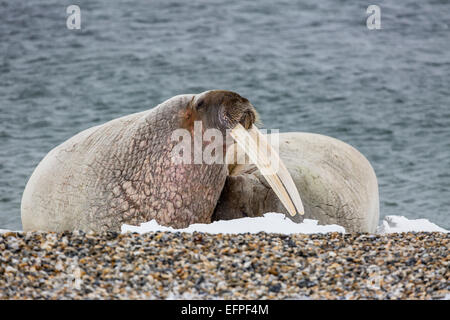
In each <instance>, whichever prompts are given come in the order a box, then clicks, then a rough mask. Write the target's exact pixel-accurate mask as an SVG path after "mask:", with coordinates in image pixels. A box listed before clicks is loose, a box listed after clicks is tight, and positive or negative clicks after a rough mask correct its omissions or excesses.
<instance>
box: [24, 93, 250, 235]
mask: <svg viewBox="0 0 450 320" xmlns="http://www.w3.org/2000/svg"><path fill="white" fill-rule="evenodd" d="M255 120H256V111H255V110H254V108H253V106H252V105H251V104H250V102H249V101H248V100H247V99H245V98H243V97H241V96H239V95H238V94H236V93H233V92H229V91H218V90H216V91H207V92H204V93H202V94H198V95H181V96H176V97H173V98H171V99H169V100H167V101H165V102H164V103H162V104H160V105H158V106H157V107H155V108H154V109H151V110H149V111H145V112H141V113H137V114H132V115H129V116H126V117H123V118H120V119H116V120H113V121H110V122H108V123H106V124H104V125H101V126H97V127H94V128H90V129H88V130H86V131H83V132H81V133H79V134H78V135H76V136H74V137H73V138H71V139H69V140H68V141H66V142H64V143H63V144H61V145H59V146H58V147H56V148H55V149H53V150H52V151H51V152H50V153H49V154H48V155H47V156H46V157H45V158H44V159H43V160H42V161H41V163H40V164H39V166H38V167H37V168H36V170H35V172H34V173H33V175H32V177H31V178H30V180H29V182H28V184H27V187H26V188H25V191H24V194H23V198H22V224H23V229H24V231H28V230H46V231H63V230H84V231H105V230H112V231H119V230H120V226H121V225H122V224H124V223H127V224H132V225H138V224H140V223H143V222H146V221H150V220H152V219H156V221H157V222H158V223H159V224H161V225H165V226H171V227H175V228H183V227H187V226H188V225H190V224H192V223H209V222H211V216H212V214H213V211H214V208H215V206H216V203H217V201H218V199H219V196H220V193H221V191H222V188H223V185H224V183H225V179H226V176H227V168H226V166H225V165H224V164H211V165H207V164H174V163H173V162H172V161H171V151H172V149H173V148H174V146H175V145H176V144H177V143H178V141H173V140H172V139H171V134H172V132H173V130H175V129H178V128H184V129H187V130H189V132H191V134H192V133H193V124H194V121H202V126H203V130H205V129H207V128H216V129H219V130H220V131H221V132H223V133H225V130H226V129H229V128H232V127H234V126H235V125H236V124H237V123H238V122H239V123H241V124H242V125H243V126H244V127H245V128H249V127H250V126H251V125H252V124H253V123H254V122H255ZM192 140H193V139H192ZM225 141H226V140H225V139H224V143H225ZM203 147H205V144H204V145H203ZM224 149H226V146H225V145H224Z"/></svg>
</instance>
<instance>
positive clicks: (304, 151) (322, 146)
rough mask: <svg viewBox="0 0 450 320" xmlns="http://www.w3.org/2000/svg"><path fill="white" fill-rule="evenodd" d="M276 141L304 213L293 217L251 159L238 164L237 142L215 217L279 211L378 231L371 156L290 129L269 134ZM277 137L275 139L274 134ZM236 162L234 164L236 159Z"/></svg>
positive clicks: (240, 154)
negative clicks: (289, 130)
mask: <svg viewBox="0 0 450 320" xmlns="http://www.w3.org/2000/svg"><path fill="white" fill-rule="evenodd" d="M267 137H268V139H269V141H271V143H272V144H273V143H275V147H276V141H278V149H279V154H280V157H281V159H282V160H283V162H284V164H285V165H286V167H287V169H288V171H289V173H290V174H291V176H292V178H293V180H294V182H295V185H296V186H297V189H298V191H299V193H300V197H301V198H302V201H303V205H304V209H305V214H304V215H303V216H300V215H296V216H294V217H291V216H290V215H289V214H287V210H286V209H285V208H284V206H283V205H282V203H281V202H280V201H279V199H278V197H277V196H276V195H275V193H274V192H273V190H272V189H271V188H270V186H269V185H268V184H267V182H266V180H265V178H264V177H263V176H262V175H261V173H260V172H259V170H258V169H257V168H256V166H255V165H253V164H248V162H247V164H240V163H245V162H244V161H243V159H244V157H245V154H244V152H243V150H242V149H240V148H237V149H236V152H235V153H234V156H235V159H236V161H234V162H233V161H232V160H230V157H232V156H233V153H232V152H229V153H228V156H229V159H228V161H229V163H231V164H230V165H229V176H228V177H227V180H226V183H225V187H224V190H223V191H222V194H221V197H220V199H219V202H218V204H217V206H216V209H215V213H214V215H213V220H229V219H235V218H242V217H257V216H262V215H263V214H264V213H267V212H282V213H285V214H286V215H287V216H288V217H289V218H290V219H292V220H293V221H295V222H299V223H300V222H301V221H303V219H304V218H307V219H314V220H318V222H319V224H338V225H341V226H343V227H344V228H345V229H346V231H347V232H370V233H373V232H375V231H376V228H377V226H378V220H379V196H378V183H377V178H376V175H375V172H374V169H373V168H372V166H371V164H370V163H369V161H368V160H367V159H366V158H365V157H364V156H363V155H362V154H361V153H360V152H359V151H358V150H356V149H355V148H354V147H352V146H350V145H349V144H347V143H345V142H343V141H340V140H337V139H335V138H331V137H328V136H324V135H320V134H314V133H305V132H289V133H280V134H277V136H275V135H268V136H267ZM277 137H278V140H277ZM236 163H237V164H236Z"/></svg>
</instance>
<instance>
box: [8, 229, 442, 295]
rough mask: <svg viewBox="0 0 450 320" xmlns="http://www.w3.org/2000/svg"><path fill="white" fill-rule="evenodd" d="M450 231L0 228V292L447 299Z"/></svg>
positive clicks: (24, 293)
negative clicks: (372, 232)
mask: <svg viewBox="0 0 450 320" xmlns="http://www.w3.org/2000/svg"><path fill="white" fill-rule="evenodd" d="M449 239H450V234H446V233H438V232H433V233H393V234H388V235H369V234H341V233H327V234H313V235H304V234H293V235H280V234H270V233H258V234H236V235H222V234H217V235H212V234H205V233H193V234H188V233H165V232H155V233H147V234H142V235H138V234H131V233H127V234H116V233H103V234H90V233H88V234H86V233H83V232H64V233H42V232H29V233H14V232H9V233H4V234H1V235H0V299H184V298H186V299H304V298H308V299H443V298H445V297H446V296H448V295H449V293H450V283H449V278H450V268H449V261H450V259H449V254H448V252H449V245H450V242H449Z"/></svg>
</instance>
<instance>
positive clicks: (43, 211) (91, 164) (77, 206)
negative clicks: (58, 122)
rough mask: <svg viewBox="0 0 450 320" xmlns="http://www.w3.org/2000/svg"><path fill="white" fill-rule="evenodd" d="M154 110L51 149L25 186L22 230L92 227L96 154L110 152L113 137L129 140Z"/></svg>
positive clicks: (113, 123)
mask: <svg viewBox="0 0 450 320" xmlns="http://www.w3.org/2000/svg"><path fill="white" fill-rule="evenodd" d="M152 110H153V109H152ZM152 110H149V111H144V112H140V113H135V114H131V115H128V116H125V117H122V118H119V119H115V120H112V121H110V122H107V123H105V124H103V125H100V126H96V127H92V128H89V129H87V130H85V131H82V132H80V133H78V134H77V135H75V136H73V137H72V138H70V139H69V140H67V141H65V142H64V143H62V144H60V145H59V146H57V147H55V148H54V149H53V150H51V151H50V152H49V153H48V154H47V155H46V156H45V157H44V159H43V160H42V161H41V162H40V163H39V165H38V166H37V167H36V169H35V170H34V172H33V174H32V175H31V177H30V179H29V181H28V183H27V185H26V187H25V190H24V193H23V196H22V203H21V217H22V227H23V230H24V231H28V230H43V231H57V232H58V231H64V230H75V229H80V230H86V229H89V228H87V226H88V225H89V223H88V221H86V219H87V217H88V215H87V213H88V212H89V211H90V210H91V206H92V204H91V202H90V201H87V199H91V198H92V194H93V192H94V190H93V189H94V184H95V180H96V177H95V174H96V172H95V171H96V168H95V157H98V155H99V153H105V154H108V153H109V151H108V147H109V146H110V143H111V141H112V140H117V139H122V140H126V138H127V137H126V136H127V135H132V134H133V132H135V131H136V130H137V127H138V126H139V125H140V124H142V122H143V121H145V116H146V114H148V113H149V112H152ZM86 231H88V230H86Z"/></svg>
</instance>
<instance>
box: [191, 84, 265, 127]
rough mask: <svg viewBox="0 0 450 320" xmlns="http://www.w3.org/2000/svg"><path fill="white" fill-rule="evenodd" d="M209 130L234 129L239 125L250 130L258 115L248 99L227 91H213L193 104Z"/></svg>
mask: <svg viewBox="0 0 450 320" xmlns="http://www.w3.org/2000/svg"><path fill="white" fill-rule="evenodd" d="M192 104H193V107H194V109H195V111H196V112H197V113H198V114H199V115H201V116H200V117H201V118H202V119H203V120H204V122H205V124H206V126H207V127H208V128H219V129H222V130H224V131H225V130H226V129H233V128H234V127H236V125H237V124H239V123H240V124H241V125H242V126H243V127H244V128H246V129H250V128H251V126H252V125H253V124H254V123H255V122H256V121H257V119H258V113H257V112H256V109H255V108H254V107H253V105H252V104H251V103H250V101H248V99H246V98H244V97H242V96H240V95H239V94H237V93H235V92H232V91H226V90H211V91H206V92H203V93H201V94H199V95H197V96H196V97H195V99H194V100H193V102H192Z"/></svg>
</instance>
